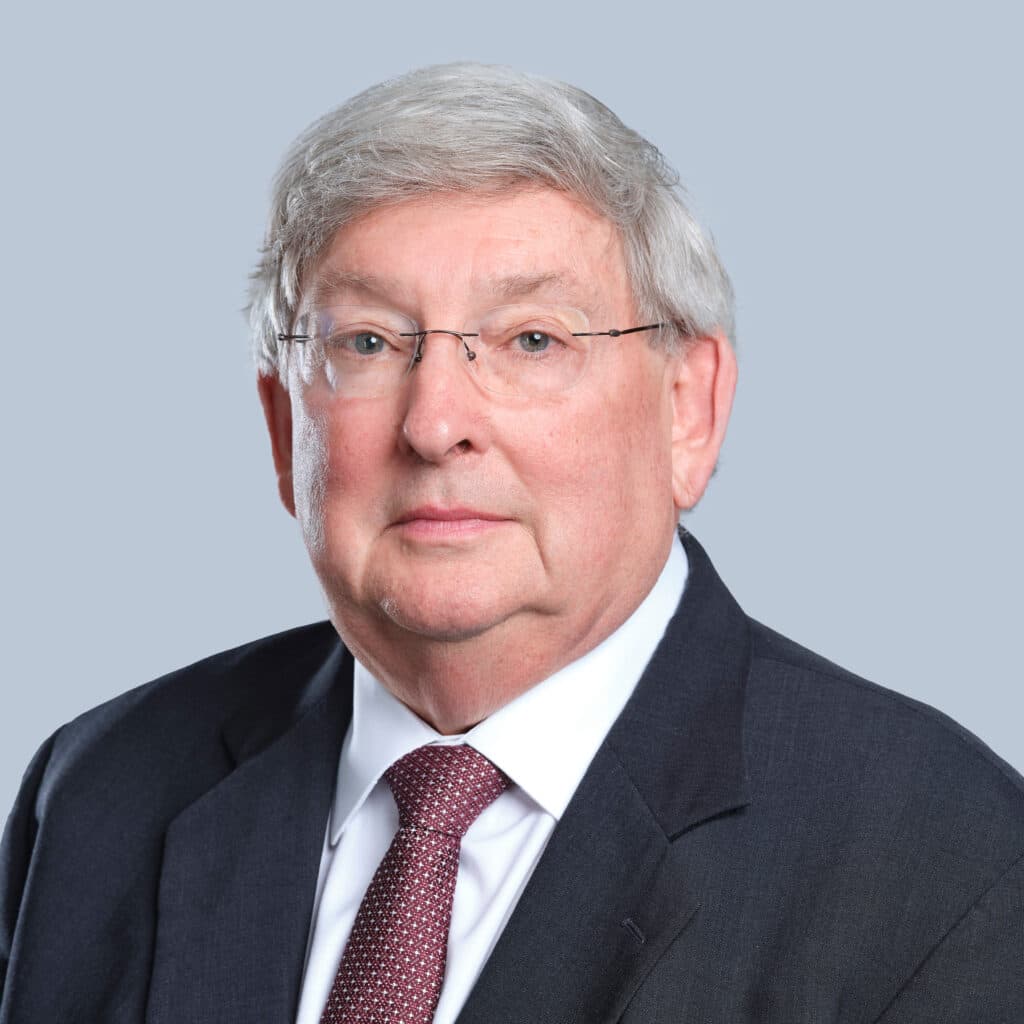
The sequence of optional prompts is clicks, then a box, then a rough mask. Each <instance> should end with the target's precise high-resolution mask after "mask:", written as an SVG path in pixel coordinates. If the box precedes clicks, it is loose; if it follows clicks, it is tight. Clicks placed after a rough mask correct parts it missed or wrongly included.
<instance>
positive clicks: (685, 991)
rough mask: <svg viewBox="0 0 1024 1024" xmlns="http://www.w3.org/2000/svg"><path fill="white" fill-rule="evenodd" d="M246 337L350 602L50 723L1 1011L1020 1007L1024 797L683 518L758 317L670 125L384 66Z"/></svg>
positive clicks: (457, 69)
mask: <svg viewBox="0 0 1024 1024" xmlns="http://www.w3.org/2000/svg"><path fill="white" fill-rule="evenodd" d="M252 323H253V328H254V337H255V341H256V354H257V362H258V367H259V391H260V397H261V400H262V402H263V407H264V410H265V412H266V419H267V424H268V427H269V432H270V438H271V445H272V451H273V458H274V464H275V466H276V470H277V477H278V486H279V491H280V495H281V499H282V501H283V502H284V504H285V506H286V508H287V509H288V511H289V512H291V513H292V514H293V515H294V516H295V517H296V519H297V520H298V523H299V526H300V528H301V530H302V534H303V537H304V540H305V543H306V546H307V549H308V551H309V554H310V558H311V559H312V563H313V565H314V567H315V569H316V572H317V574H318V577H319V579H320V581H321V583H322V586H323V589H324V593H325V595H326V597H327V601H328V607H329V611H330V618H331V621H330V623H329V624H328V623H324V624H318V625H315V626H311V627H307V628H304V629H300V630H295V631H292V632H290V633H286V634H282V635H280V636H277V637H271V638H269V639H266V640H261V641H258V642H256V643H254V644H251V645H249V646H247V647H244V648H241V649H238V650H236V651H231V652H228V653H226V654H222V655H218V656H216V657H214V658H212V659H209V660H207V661H205V662H201V663H199V664H198V665H194V666H192V667H190V668H188V669H185V670H183V671H181V672H177V673H174V674H173V675H171V676H169V677H166V678H165V679H162V680H158V681H156V682H155V683H151V684H149V685H148V686H145V687H142V688H140V689H139V690H136V691H133V692H132V693H130V694H127V695H125V696H124V697H121V698H119V699H117V700H115V701H113V702H111V703H110V704H108V705H105V706H103V707H101V708H99V709H96V710H95V711H93V712H91V713H90V714H88V715H86V716H84V717H83V718H81V719H79V720H77V721H76V722H73V723H71V724H70V725H69V726H66V727H65V728H64V729H63V730H61V731H60V732H58V733H57V734H56V735H55V736H54V737H53V738H51V740H50V741H49V742H48V743H47V744H46V745H44V747H43V748H42V750H41V751H40V753H39V755H38V756H37V758H36V759H35V761H34V762H33V765H32V766H31V767H30V769H29V772H28V773H27V776H26V779H25V783H24V786H23V789H22V793H21V796H20V797H19V801H18V804H17V805H16V807H15V810H14V812H13V814H12V816H11V819H10V821H9V823H8V828H7V831H6V833H5V838H4V847H3V860H2V870H3V881H4V889H3V897H2V899H3V903H2V905H0V962H2V963H3V964H4V971H5V979H4V989H3V1001H2V1004H0V1024H15V1022H18V1024H20V1022H28V1021H33V1022H34V1021H90V1022H92V1021H142V1020H146V1021H150V1022H169V1021H175V1022H181V1021H189V1022H197V1021H211V1022H212V1021H217V1022H219V1024H224V1022H228V1021H277V1020H280V1021H292V1020H297V1021H299V1022H300V1024H309V1022H316V1021H320V1020H324V1021H346V1022H354V1021H399V1020H403V1021H431V1020H433V1021H436V1022H439V1024H441V1022H444V1024H448V1022H451V1021H454V1020H455V1019H458V1020H459V1021H460V1022H488V1024H493V1022H500V1021H530V1022H539V1021H548V1022H552V1024H554V1022H569V1021H581V1022H582V1021H585V1022H602V1021H608V1022H611V1021H618V1020H622V1021H629V1022H662V1021H666V1022H667V1021H681V1020H693V1021H729V1022H735V1021H775V1022H785V1024H794V1022H804V1021H806V1022H811V1021H814V1022H820V1021H824V1020H830V1021H851V1022H852V1021H865V1022H867V1021H878V1022H885V1024H904V1022H909V1021H920V1022H924V1021H928V1022H935V1021H959V1022H968V1021H970V1022H972V1024H976V1022H993V1024H994V1022H996V1021H1002V1022H1008V1021H1018V1020H1021V1019H1024V982H1022V978H1021V970H1020V968H1021V963H1022V952H1024V860H1022V856H1024V782H1022V780H1021V779H1020V777H1019V776H1017V775H1016V774H1015V773H1014V772H1013V771H1012V770H1011V769H1009V768H1008V767H1007V766H1006V765H1004V764H1002V763H1001V762H999V761H998V759H997V758H995V756H994V755H992V754H991V753H990V752H989V751H987V750H986V749H985V748H984V747H983V746H982V745H981V744H979V743H978V741H976V740H975V739H974V738H973V737H971V736H969V735H967V734H966V733H964V732H963V731H962V730H960V729H958V728H957V727H956V726H955V725H954V724H952V723H950V722H949V721H948V720H946V719H945V718H943V717H942V716H941V715H939V714H938V713H937V712H934V711H932V710H930V709H928V708H925V707H923V706H921V705H918V704H916V703H914V702H912V701H909V700H906V699H904V698H901V697H898V696H896V695H895V694H892V693H890V692H888V691H886V690H882V689H880V688H878V687H875V686H873V685H872V684H870V683H867V682H864V681H862V680H859V679H856V678H855V677H853V676H851V675H849V674H848V673H846V672H844V671H843V670H842V669H839V668H837V667H836V666H834V665H831V664H829V663H828V662H825V661H824V660H822V659H820V658H818V657H817V656H815V655H813V654H810V653H809V652H807V651H805V650H803V649H801V648H799V647H797V646H796V645H794V644H793V643H791V642H790V641H788V640H785V639H784V638H782V637H780V636H778V635H777V634H775V633H773V632H771V631H770V630H768V629H766V628H765V627H763V626H761V625H759V624H757V623H755V622H753V621H751V620H749V619H748V618H747V617H746V616H745V615H744V614H743V613H742V611H741V610H740V609H739V608H738V606H737V605H736V604H735V602H734V601H733V600H732V598H731V597H730V595H729V594H728V592H727V591H726V589H725V587H724V586H723V584H722V583H721V581H720V580H719V579H718V577H717V576H716V574H715V572H714V570H713V568H712V567H711V564H710V562H709V561H708V559H707V556H706V555H705V554H704V552H703V551H702V550H701V548H700V547H699V545H698V544H697V543H696V541H695V540H693V538H691V537H689V536H688V535H686V533H685V531H684V532H682V533H680V534H677V530H676V522H677V518H678V516H679V513H680V511H682V510H685V509H688V508H691V507H692V506H693V505H694V504H695V503H696V502H697V501H698V500H699V498H700V497H701V495H702V493H703V491H704V489H705V487H706V485H707V482H708V479H709V477H710V475H711V473H712V470H713V468H714V465H715V461H716V458H717V455H718V452H719V449H720V447H721V444H722V440H723V437H724V433H725V428H726V422H727V419H728V415H729V410H730V404H731V400H732V395H733V388H734V384H735V376H736V369H735V360H734V357H733V353H732V348H731V345H730V334H731V330H732V315H731V296H730V289H729V285H728V281H727V278H726V276H725V274H724V272H723V271H722V269H721V267H720V265H719V263H718V260H717V257H716V255H715V252H714V248H713V246H712V244H711V242H710V239H709V238H708V237H707V236H706V235H705V234H704V233H703V232H702V231H701V229H700V228H699V227H698V226H697V225H696V224H695V223H694V221H693V220H692V218H691V217H690V215H689V214H688V213H687V211H686V209H685V207H684V206H683V205H682V203H681V201H680V199H679V197H678V194H677V192H676V190H675V187H674V181H673V177H672V175H671V172H670V171H669V170H668V169H667V168H665V166H664V165H663V163H662V161H661V158H660V156H659V155H658V153H657V151H656V150H654V148H653V147H652V146H650V144H648V143H647V142H645V141H644V140H643V139H641V138H640V137H639V136H637V135H636V134H635V133H633V132H632V131H630V130H629V129H627V128H626V127H625V126H623V125H622V124H621V123H620V122H619V121H618V119H617V118H615V116H614V115H613V114H611V112H609V111H608V110H607V109H606V108H604V107H602V106H601V105H600V104H598V103H597V102H596V101H594V100H593V99H592V98H590V97H588V96H586V95H585V94H583V93H581V92H579V91H578V90H576V89H573V88H571V87H569V86H564V85H561V84H557V83H552V82H548V81H544V80H540V79H535V78H531V77H529V76H524V75H520V74H517V73H514V72H511V71H508V70H505V69H494V68H485V67H478V66H473V65H454V66H450V67H443V68H432V69H426V70H424V71H420V72H415V73H413V74H411V75H408V76H406V77H404V78H401V79H398V80H396V81H392V82H387V83H384V84H383V85H381V86H378V87H376V88H374V89H371V90H368V91H367V92H366V93H363V94H362V95H360V96H357V97H356V98H355V99H353V100H351V101H350V102H349V103H348V104H346V105H345V106H344V107H342V108H341V109H339V110H338V111H335V112H333V113H332V114H329V115H327V116H326V117H325V118H324V119H322V120H321V121H320V122H318V123H317V124H315V125H313V126H312V127H311V128H310V129H309V130H308V132H307V133H306V134H305V135H304V136H303V137H301V138H300V139H299V140H298V141H297V143H296V144H295V146H294V148H293V150H292V151H291V153H290V155H289V156H288V158H287V160H286V162H285V165H284V167H283V169H282V172H281V175H280V177H279V179H278V182H277V187H276V193H275V201H274V211H273V214H272V218H271V223H270V227H269V231H268V242H267V247H266V251H265V254H264V258H263V260H262V262H261V264H260V266H259V268H258V270H257V272H256V275H255V278H254V288H253V302H252Z"/></svg>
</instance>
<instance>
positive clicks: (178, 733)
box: [40, 622, 340, 797]
mask: <svg viewBox="0 0 1024 1024" xmlns="http://www.w3.org/2000/svg"><path fill="white" fill-rule="evenodd" d="M339 642H340V641H339V639H338V635H337V633H336V632H335V630H334V628H333V626H331V624H330V623H329V622H319V623H314V624H311V625H307V626H300V627H297V628H294V629H289V630H286V631H284V632H281V633H277V634H274V635H272V636H268V637H263V638H261V639H259V640H255V641H252V642H250V643H246V644H242V645H241V646H238V647H234V648H231V649H230V650H226V651H221V652H219V653H217V654H214V655H211V656H209V657H206V658H203V659H202V660H200V661H197V662H194V663H193V664H191V665H187V666H185V667H183V668H180V669H176V670H175V671H173V672H169V673H167V674H166V675H163V676H160V677H159V678H157V679H154V680H152V681H151V682H147V683H144V684H142V685H141V686H138V687H135V688H134V689H132V690H129V691H127V692H126V693H123V694H120V695H119V696H117V697H114V698H112V699H111V700H108V701H106V702H104V703H103V704H100V705H98V706H96V707H94V708H92V709H91V710H89V711H86V712H85V713H83V714H81V715H79V716H78V717H77V718H75V719H73V720H72V721H70V722H69V723H67V724H66V725H64V726H63V727H62V728H61V729H59V730H58V732H57V733H56V735H55V737H54V738H53V748H52V752H51V754H50V758H49V765H48V769H47V775H46V780H45V782H44V788H43V791H42V792H41V794H40V795H41V796H43V797H45V796H46V795H47V793H48V792H49V791H51V790H53V789H54V788H60V787H68V786H77V785H79V784H80V783H82V782H83V781H90V780H91V781H92V782H93V783H94V784H95V783H101V782H102V781H103V780H104V779H106V778H108V776H109V775H110V774H112V773H114V772H116V773H117V774H118V775H119V776H122V777H123V775H124V773H125V772H127V771H131V770H144V769H145V768H147V767H152V768H157V770H160V771H174V770H175V766H176V765H177V766H178V768H179V770H180V766H182V765H184V764H189V765H190V768H194V767H196V765H195V759H196V758H199V759H202V758H204V757H205V758H207V759H211V758H215V759H222V758H223V751H222V750H221V749H220V746H221V741H220V734H221V730H222V728H223V725H224V723H225V721H226V720H228V719H230V718H231V717H232V716H233V715H234V714H235V713H237V712H238V711H239V710H241V709H242V708H243V707H250V706H253V705H257V706H260V705H263V704H268V703H274V704H278V705H280V704H286V703H287V702H288V701H289V700H292V701H295V700H297V699H298V698H299V695H300V693H301V690H302V688H303V686H304V685H305V684H306V683H307V682H308V680H309V677H310V676H311V675H312V674H313V673H314V672H315V671H316V669H317V667H318V666H319V665H321V664H323V662H324V661H325V659H326V658H327V656H328V655H329V654H330V653H331V652H332V651H333V650H335V649H336V648H337V647H338V645H339ZM190 759H191V761H190Z"/></svg>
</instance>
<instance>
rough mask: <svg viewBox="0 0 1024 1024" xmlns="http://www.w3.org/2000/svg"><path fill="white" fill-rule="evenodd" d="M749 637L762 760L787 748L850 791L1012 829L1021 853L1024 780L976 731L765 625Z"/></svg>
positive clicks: (776, 759)
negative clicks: (886, 797)
mask: <svg viewBox="0 0 1024 1024" xmlns="http://www.w3.org/2000/svg"><path fill="white" fill-rule="evenodd" d="M751 639H752V651H751V653H752V658H751V672H750V677H749V680H748V712H749V713H748V719H747V727H748V730H749V732H750V740H751V745H752V752H753V753H754V754H755V755H760V756H761V757H762V758H763V757H764V756H767V757H768V758H769V760H768V761H764V760H761V762H760V763H762V764H764V765H766V766H767V765H769V764H774V765H775V766H776V767H781V764H782V761H783V760H784V758H782V757H780V754H781V752H782V751H789V752H790V754H791V755H792V756H793V758H794V759H795V760H794V763H793V765H791V766H790V767H791V768H797V767H798V766H799V767H802V768H804V769H806V768H807V767H808V765H813V766H814V767H815V768H816V769H818V770H825V771H827V772H828V773H829V775H830V777H831V778H833V779H834V780H836V782H837V786H841V785H843V783H842V782H841V781H840V780H844V779H845V780H846V783H845V785H846V786H847V787H848V788H849V789H850V790H851V792H852V791H854V790H855V791H856V792H857V793H865V792H868V791H870V792H872V793H873V795H874V796H875V798H878V797H879V795H880V794H882V795H887V796H888V798H889V799H891V800H893V801H896V802H898V801H905V800H909V799H914V800H915V801H917V803H918V805H919V806H921V807H925V806H927V807H929V808H930V809H931V811H932V812H933V813H935V814H940V813H944V814H947V815H949V816H950V821H952V819H953V817H954V816H956V815H961V816H962V817H963V818H964V820H965V822H966V820H967V819H975V818H976V819H978V820H979V822H980V821H981V820H982V819H986V820H987V824H985V825H984V826H983V829H982V831H983V832H989V833H991V831H992V830H998V829H999V828H1005V830H1006V831H1007V832H1008V833H1012V834H1013V835H1014V836H1015V837H1016V841H1017V842H1018V843H1019V848H1020V849H1024V778H1022V777H1021V776H1020V774H1019V773H1018V772H1017V771H1015V770H1014V769H1013V768H1012V767H1011V766H1010V765H1009V764H1007V763H1006V762H1005V761H1004V760H1002V758H1000V757H999V756H998V755H997V754H995V753H994V752H993V751H992V750H990V749H989V748H988V747H987V746H986V745H985V744H984V743H983V742H982V741H981V740H980V739H978V737H977V736H975V735H974V734H973V733H971V732H970V731H969V730H967V729H965V728H964V727H963V726H962V725H960V724H959V723H957V722H956V721H954V720H953V719H952V718H950V717H949V716H948V715H945V714H943V713H942V712H941V711H938V710H937V709H936V708H933V707H931V706H929V705H927V704H924V703H922V702H921V701H918V700H914V699H913V698H911V697H907V696H904V695H903V694H900V693H897V692H896V691H894V690H890V689H887V688H886V687H884V686H880V685H878V684H877V683H873V682H871V681H869V680H867V679H863V678H861V677H860V676H857V675H855V674H854V673H853V672H849V671H848V670H846V669H844V668H842V667H840V666H839V665H836V664H834V663H833V662H831V661H828V660H827V659H826V658H823V657H821V656H820V655H818V654H815V653H813V652H812V651H809V650H807V649H806V648H804V647H801V646H800V645H799V644H797V643H794V642H793V641H792V640H789V639H787V638H786V637H784V636H781V635H780V634H778V633H776V632H775V631H774V630H771V629H769V628H768V627H766V626H763V625H761V624H760V623H757V622H752V623H751ZM766 743H767V744H769V746H767V747H766V746H765V745H764V744H766ZM769 749H770V750H771V751H772V753H768V751H769ZM833 795H836V794H833ZM850 806H856V804H853V805H850Z"/></svg>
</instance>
